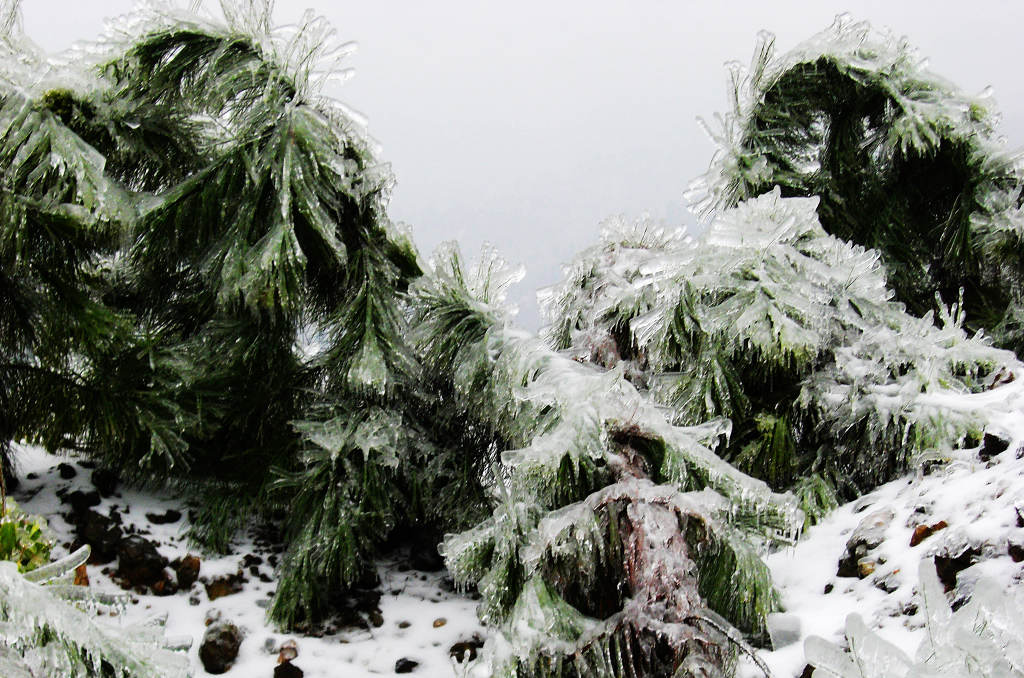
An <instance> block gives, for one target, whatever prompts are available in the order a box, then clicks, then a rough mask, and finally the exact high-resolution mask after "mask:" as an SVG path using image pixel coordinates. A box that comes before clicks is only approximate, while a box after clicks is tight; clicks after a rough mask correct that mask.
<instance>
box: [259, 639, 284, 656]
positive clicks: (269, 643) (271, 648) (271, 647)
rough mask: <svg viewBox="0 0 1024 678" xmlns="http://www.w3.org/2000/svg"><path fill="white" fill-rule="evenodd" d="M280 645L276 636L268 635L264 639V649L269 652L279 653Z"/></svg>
mask: <svg viewBox="0 0 1024 678" xmlns="http://www.w3.org/2000/svg"><path fill="white" fill-rule="evenodd" d="M278 649H280V648H279V647H278V644H277V638H275V637H274V636H267V638H266V640H264V641H263V651H264V652H266V653H267V654H277V651H278Z"/></svg>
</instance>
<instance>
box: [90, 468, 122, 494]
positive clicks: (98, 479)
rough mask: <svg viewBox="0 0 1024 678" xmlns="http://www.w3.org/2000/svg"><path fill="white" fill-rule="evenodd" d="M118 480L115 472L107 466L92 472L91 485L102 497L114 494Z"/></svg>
mask: <svg viewBox="0 0 1024 678" xmlns="http://www.w3.org/2000/svg"><path fill="white" fill-rule="evenodd" d="M119 482H120V478H119V477H118V475H117V472H116V471H112V470H110V469H108V468H98V469H96V470H95V471H93V472H92V486H93V487H95V488H96V490H97V491H98V492H99V493H100V494H101V495H103V496H104V497H109V496H110V495H112V494H114V492H115V491H116V490H117V484H118V483H119Z"/></svg>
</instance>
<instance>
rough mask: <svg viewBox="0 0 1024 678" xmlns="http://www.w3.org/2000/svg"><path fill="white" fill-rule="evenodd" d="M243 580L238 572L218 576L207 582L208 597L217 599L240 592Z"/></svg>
mask: <svg viewBox="0 0 1024 678" xmlns="http://www.w3.org/2000/svg"><path fill="white" fill-rule="evenodd" d="M243 581H244V580H243V579H242V577H241V576H240V575H238V574H229V575H225V576H223V577H217V578H216V579H213V580H211V581H210V582H208V583H207V584H206V597H207V598H209V599H210V600H217V599H218V598H223V597H224V596H230V595H232V594H234V593H238V592H239V591H241V590H242V583H243Z"/></svg>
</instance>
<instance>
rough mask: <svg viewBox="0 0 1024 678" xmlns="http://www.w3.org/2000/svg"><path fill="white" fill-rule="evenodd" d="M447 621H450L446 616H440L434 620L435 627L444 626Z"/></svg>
mask: <svg viewBox="0 0 1024 678" xmlns="http://www.w3.org/2000/svg"><path fill="white" fill-rule="evenodd" d="M447 623H448V620H447V619H445V618H444V617H438V618H437V619H435V620H434V628H435V629H439V628H441V627H442V626H444V625H445V624H447Z"/></svg>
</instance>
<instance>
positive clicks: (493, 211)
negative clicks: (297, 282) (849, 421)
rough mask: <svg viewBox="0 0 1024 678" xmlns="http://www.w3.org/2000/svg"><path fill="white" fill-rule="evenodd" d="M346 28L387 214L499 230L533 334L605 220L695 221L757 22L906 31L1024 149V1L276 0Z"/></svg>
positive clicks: (55, 10) (82, 23) (793, 34)
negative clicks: (388, 190) (697, 181)
mask: <svg viewBox="0 0 1024 678" xmlns="http://www.w3.org/2000/svg"><path fill="white" fill-rule="evenodd" d="M132 4H133V3H132V2H131V1H130V0H103V1H96V0H75V1H73V2H68V1H66V0H27V1H26V2H24V7H23V13H24V19H25V30H26V32H27V33H28V34H29V36H30V37H32V38H33V39H34V40H35V41H36V42H37V43H39V44H40V45H42V46H43V47H45V48H46V49H48V50H51V51H58V50H61V49H63V48H65V47H67V46H68V45H70V44H71V42H73V41H75V40H81V39H90V38H92V37H95V36H96V35H97V34H98V32H99V31H100V30H101V27H102V20H103V18H104V17H105V16H109V15H112V14H117V13H121V12H124V11H126V10H128V9H129V8H130V7H131V6H132ZM307 6H309V7H312V8H313V9H315V10H316V11H317V12H319V13H322V14H324V15H326V16H327V17H328V18H329V19H330V20H331V22H332V23H333V24H334V25H335V26H336V27H337V29H338V32H339V34H340V35H341V36H342V37H343V38H345V39H351V40H355V41H357V42H358V43H359V46H360V47H359V51H358V52H357V53H356V54H355V55H354V56H352V57H351V58H350V61H349V65H350V66H352V67H353V68H355V71H356V76H355V78H353V79H352V80H350V81H348V82H347V83H345V84H344V85H341V86H339V87H337V88H336V89H335V90H332V92H331V93H332V94H334V95H335V96H336V97H337V98H339V99H341V100H342V101H344V102H345V103H346V104H347V105H349V106H350V107H352V108H353V109H356V110H358V111H360V112H361V113H362V114H364V115H365V116H366V117H367V118H368V119H369V126H370V133H371V135H372V136H373V137H374V138H375V139H376V140H377V141H378V142H379V143H380V144H381V145H382V147H383V159H384V160H385V161H387V162H390V163H391V165H392V167H393V169H394V172H395V174H396V176H397V179H398V185H397V187H396V189H395V191H394V195H393V199H392V202H391V209H390V213H391V216H392V218H393V219H395V220H398V221H403V222H406V223H408V224H409V225H411V226H412V228H413V234H414V237H415V240H416V243H417V245H418V246H419V248H420V250H421V251H423V252H425V253H429V252H430V251H432V250H433V248H434V247H435V246H436V245H437V244H438V243H439V242H441V241H443V240H449V239H454V240H457V241H458V242H459V243H460V244H461V246H462V249H463V252H464V253H465V254H467V255H469V256H475V255H476V253H478V252H479V249H480V246H481V244H482V243H483V242H485V241H487V242H491V243H493V244H494V245H495V246H497V248H498V249H499V250H500V251H501V253H502V254H503V255H504V256H505V257H506V258H507V259H510V260H513V261H516V262H520V263H523V264H524V265H525V266H526V268H527V277H526V278H525V279H524V280H523V282H522V283H520V285H519V288H518V289H517V290H516V291H515V292H514V294H513V296H514V297H515V300H516V301H517V302H518V304H519V306H520V308H521V313H520V317H519V324H521V325H523V326H525V327H528V328H531V329H535V328H536V326H537V324H538V322H539V319H538V313H537V309H536V302H535V300H534V292H535V290H536V289H537V288H539V287H542V286H544V285H549V284H552V283H554V282H556V281H557V280H558V278H559V276H560V275H561V272H560V265H561V264H562V263H564V262H566V261H568V260H569V259H570V258H571V257H572V255H573V253H575V252H576V251H578V250H580V249H582V248H583V247H586V246H588V245H590V244H591V243H593V242H594V240H595V239H596V237H597V233H598V227H599V223H600V222H601V220H602V219H604V218H606V217H608V216H610V215H613V214H619V213H622V214H626V215H627V216H630V217H635V216H637V215H639V214H640V213H641V212H642V211H645V210H646V211H648V212H650V213H651V214H652V215H654V216H655V217H657V218H659V219H663V220H664V221H665V222H666V223H668V224H671V225H680V224H693V223H694V220H693V218H692V217H691V216H690V215H689V214H688V212H687V209H686V204H685V200H684V198H683V193H684V191H685V190H686V187H687V185H688V184H689V182H690V181H691V180H692V179H693V178H694V177H696V176H698V175H699V174H701V173H702V172H703V171H704V170H705V169H706V167H707V165H708V162H709V161H710V159H711V155H712V153H713V151H714V147H713V145H712V143H711V142H710V140H708V139H707V138H706V137H705V135H704V133H703V132H702V131H701V129H700V127H699V126H698V124H697V122H696V118H697V117H698V116H701V117H705V118H710V117H711V116H713V115H714V114H715V113H716V112H719V111H723V110H725V108H726V101H727V99H726V70H725V68H724V66H723V64H724V63H725V62H727V61H729V60H739V61H741V62H744V63H746V62H748V61H749V59H750V56H751V54H752V51H753V49H754V45H755V42H756V36H757V32H758V31H759V30H761V29H766V30H769V31H771V32H773V33H775V34H776V36H777V43H776V44H777V46H778V48H779V49H780V50H781V51H785V50H787V49H789V48H790V47H793V46H794V45H796V44H797V43H799V42H801V41H802V40H804V39H806V38H808V37H810V36H811V35H813V34H814V33H817V32H818V31H820V30H822V29H823V28H825V27H826V26H828V25H829V24H830V23H831V22H832V19H833V17H834V16H835V14H837V13H839V12H843V11H848V12H850V13H851V14H852V15H853V16H854V17H855V18H856V19H865V20H868V21H870V22H871V23H872V24H874V25H876V26H883V27H888V28H891V29H892V30H893V31H894V32H896V33H898V34H903V35H907V36H908V37H909V38H910V40H911V42H912V44H914V45H916V46H917V47H918V48H919V49H920V51H921V54H922V55H923V56H926V57H929V62H930V67H931V69H932V70H934V71H935V72H937V73H939V74H941V75H943V76H945V77H947V78H948V79H950V80H952V81H953V82H955V83H957V84H958V85H959V86H960V87H961V88H963V89H964V90H965V91H967V92H970V93H978V92H980V91H981V90H983V89H984V88H985V87H986V86H989V85H991V86H992V87H993V88H994V90H995V97H996V101H997V102H998V104H999V107H1000V109H1001V110H1002V112H1003V124H1002V128H1001V131H1002V133H1003V134H1004V135H1005V136H1006V137H1007V139H1008V143H1009V146H1010V147H1012V148H1017V147H1021V146H1024V78H1022V77H1021V76H1020V66H1019V64H1020V60H1021V57H1020V45H1021V29H1022V27H1024V2H1020V1H1019V0H1015V1H1012V0H1005V1H997V0H988V1H981V0H976V1H972V2H949V1H941V0H931V1H930V2H910V1H905V0H900V1H899V2H897V1H895V0H887V1H885V2H866V1H860V2H852V1H851V2H824V1H819V2H806V3H799V2H771V1H765V0H762V1H761V2H757V3H754V2H745V1H737V0H734V1H732V2H713V3H700V4H697V3H693V2H685V1H684V0H676V1H674V2H669V1H667V0H664V1H662V0H633V1H632V2H626V1H622V2H612V1H603V0H572V1H565V2H557V1H556V0H548V1H547V2H542V1H539V0H514V1H507V2H489V1H485V0H462V1H458V2H456V1H446V0H434V1H433V2H423V1H412V0H409V1H407V2H386V1H383V0H378V1H375V2H374V1H366V0H364V1H363V2H352V1H349V0H302V2H297V3H290V2H284V0H279V2H278V3H277V11H276V16H277V17H279V18H280V19H281V20H283V21H295V20H297V19H298V18H299V17H300V16H301V13H302V10H303V9H305V8H306V7H307Z"/></svg>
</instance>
